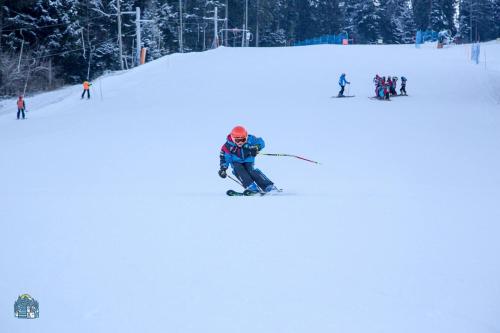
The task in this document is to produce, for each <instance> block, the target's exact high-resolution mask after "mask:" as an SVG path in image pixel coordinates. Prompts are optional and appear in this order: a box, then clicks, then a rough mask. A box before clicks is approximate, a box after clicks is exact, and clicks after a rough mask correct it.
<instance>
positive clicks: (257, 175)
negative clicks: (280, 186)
mask: <svg viewBox="0 0 500 333" xmlns="http://www.w3.org/2000/svg"><path fill="white" fill-rule="evenodd" d="M233 173H234V175H235V176H236V177H237V178H238V179H239V180H240V181H241V183H242V184H243V187H244V188H247V187H248V186H250V185H252V183H253V182H255V183H256V184H257V186H259V187H260V188H261V189H262V190H265V189H266V187H268V186H269V185H274V183H273V182H272V181H271V180H269V178H267V177H266V175H264V174H263V173H262V171H260V170H259V169H254V167H253V163H235V162H233Z"/></svg>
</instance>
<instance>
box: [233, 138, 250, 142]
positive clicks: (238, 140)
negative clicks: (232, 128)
mask: <svg viewBox="0 0 500 333" xmlns="http://www.w3.org/2000/svg"><path fill="white" fill-rule="evenodd" d="M233 140H234V142H235V143H245V142H247V138H234V139H233Z"/></svg>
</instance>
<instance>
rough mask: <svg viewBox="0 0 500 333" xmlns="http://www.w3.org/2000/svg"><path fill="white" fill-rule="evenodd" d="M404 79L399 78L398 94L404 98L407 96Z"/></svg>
mask: <svg viewBox="0 0 500 333" xmlns="http://www.w3.org/2000/svg"><path fill="white" fill-rule="evenodd" d="M406 81H407V80H406V78H405V77H404V76H401V89H399V93H400V94H401V95H404V96H408V95H407V94H406Z"/></svg>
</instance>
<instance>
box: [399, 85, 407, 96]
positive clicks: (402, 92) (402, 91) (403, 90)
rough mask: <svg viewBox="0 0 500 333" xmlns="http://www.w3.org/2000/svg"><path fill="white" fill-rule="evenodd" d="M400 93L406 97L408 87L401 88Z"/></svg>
mask: <svg viewBox="0 0 500 333" xmlns="http://www.w3.org/2000/svg"><path fill="white" fill-rule="evenodd" d="M399 93H400V94H402V95H406V86H401V89H399Z"/></svg>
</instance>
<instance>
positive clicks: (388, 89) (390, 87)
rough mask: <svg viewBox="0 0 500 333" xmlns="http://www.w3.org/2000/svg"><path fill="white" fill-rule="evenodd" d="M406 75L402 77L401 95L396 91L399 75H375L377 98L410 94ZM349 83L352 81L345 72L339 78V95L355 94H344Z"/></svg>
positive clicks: (387, 98) (382, 98)
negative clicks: (407, 88) (407, 89)
mask: <svg viewBox="0 0 500 333" xmlns="http://www.w3.org/2000/svg"><path fill="white" fill-rule="evenodd" d="M406 81H408V80H407V79H406V77H404V76H402V77H401V88H400V89H399V95H398V92H397V91H396V89H397V85H398V77H397V76H392V77H391V76H388V77H387V78H386V77H385V76H380V75H378V74H377V75H375V77H374V78H373V83H374V84H375V98H377V99H380V100H390V98H391V96H408V95H407V93H406ZM347 84H351V82H349V81H347V79H346V75H345V73H342V74H341V75H340V78H339V86H340V91H339V93H338V95H337V97H354V96H353V95H344V90H345V87H346V85H347Z"/></svg>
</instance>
